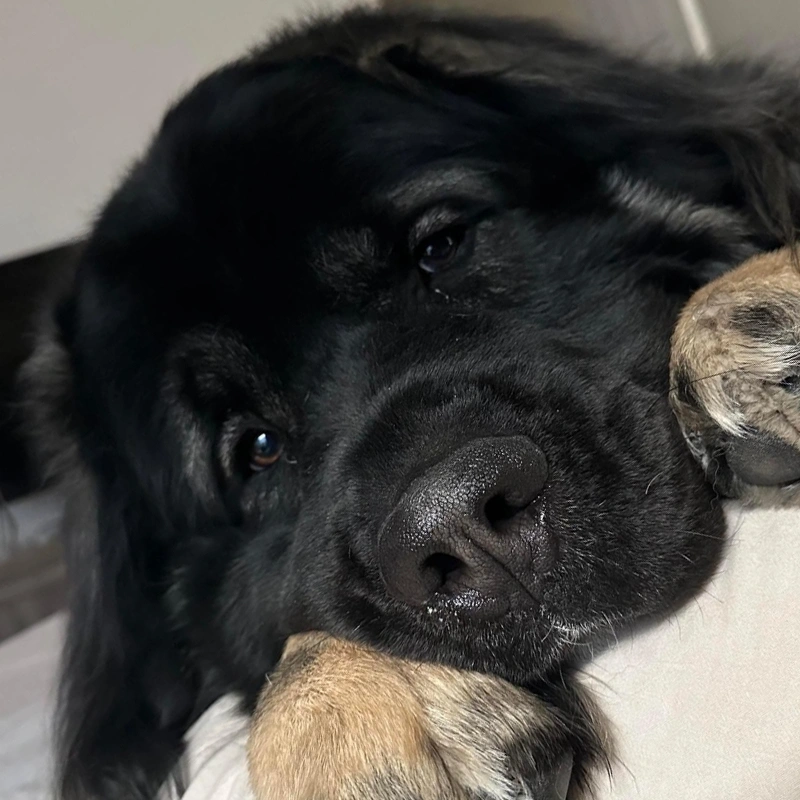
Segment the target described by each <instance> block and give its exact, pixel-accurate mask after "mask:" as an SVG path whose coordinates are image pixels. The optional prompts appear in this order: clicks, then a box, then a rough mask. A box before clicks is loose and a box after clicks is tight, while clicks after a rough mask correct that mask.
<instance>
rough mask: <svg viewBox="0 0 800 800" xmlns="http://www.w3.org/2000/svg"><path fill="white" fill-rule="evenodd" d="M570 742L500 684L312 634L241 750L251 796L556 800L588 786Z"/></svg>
mask: <svg viewBox="0 0 800 800" xmlns="http://www.w3.org/2000/svg"><path fill="white" fill-rule="evenodd" d="M570 741H571V740H570V736H569V734H568V732H567V725H566V724H565V722H564V720H563V717H562V716H561V715H560V714H559V713H558V712H556V711H555V710H554V709H553V708H552V707H550V706H548V705H547V704H545V703H544V702H543V701H542V700H540V699H539V698H538V697H536V696H535V695H533V694H532V693H530V692H527V691H525V690H523V689H519V688H517V687H515V686H512V685H511V684H509V683H506V682H505V681H501V680H498V679H496V678H491V677H489V676H486V675H481V674H478V673H473V672H463V671H459V670H455V669H450V668H447V667H442V666H437V665H432V664H421V663H418V662H411V661H404V660H401V659H397V658H392V657H390V656H387V655H384V654H382V653H379V652H377V651H374V650H371V649H368V648H365V647H362V646H359V645H355V644H352V643H350V642H346V641H343V640H341V639H335V638H333V637H330V636H327V635H324V634H318V633H310V634H302V635H299V636H294V637H292V638H291V639H290V640H289V642H288V644H287V647H286V650H285V653H284V657H283V659H282V660H281V663H280V665H279V666H278V668H277V670H276V671H275V673H274V674H273V675H272V677H271V678H270V680H269V682H268V684H267V686H266V687H265V689H264V692H263V694H262V696H261V698H260V701H259V704H258V708H257V711H256V714H255V716H254V719H253V726H252V730H251V734H250V742H249V747H248V757H249V768H250V777H251V783H252V786H253V789H254V791H255V794H256V797H257V798H258V800H478V798H481V800H563V799H564V798H566V797H569V798H577V797H578V796H579V790H580V786H579V785H578V784H585V780H583V779H582V778H581V779H579V780H577V781H576V779H575V776H573V775H572V748H571V745H570ZM587 744H588V742H587ZM571 784H572V787H571ZM568 793H569V794H568Z"/></svg>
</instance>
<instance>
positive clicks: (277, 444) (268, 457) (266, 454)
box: [248, 430, 283, 472]
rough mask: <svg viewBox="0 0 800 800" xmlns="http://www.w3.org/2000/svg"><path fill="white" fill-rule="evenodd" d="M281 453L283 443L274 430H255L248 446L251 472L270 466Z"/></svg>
mask: <svg viewBox="0 0 800 800" xmlns="http://www.w3.org/2000/svg"><path fill="white" fill-rule="evenodd" d="M282 453H283V443H282V442H281V440H280V437H279V436H278V434H277V433H275V431H266V430H264V431H256V432H255V433H254V434H253V436H252V438H251V440H250V447H249V461H248V466H249V467H250V469H251V470H253V472H261V471H262V470H265V469H267V467H271V466H272V465H273V464H274V463H275V462H276V461H278V459H279V458H280V457H281V455H282Z"/></svg>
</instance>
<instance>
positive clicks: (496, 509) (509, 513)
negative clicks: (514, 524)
mask: <svg viewBox="0 0 800 800" xmlns="http://www.w3.org/2000/svg"><path fill="white" fill-rule="evenodd" d="M528 505H530V504H529V503H526V502H519V501H516V502H515V500H514V499H509V498H508V497H507V496H506V495H504V494H496V495H494V497H490V498H489V499H488V500H487V501H486V504H485V505H484V507H483V513H484V515H485V516H486V520H487V521H488V523H489V525H490V526H491V527H492V528H494V529H497V528H499V527H501V526H502V524H503V523H504V522H508V521H509V520H511V519H514V517H516V516H517V514H519V512H520V511H522V510H524V509H525V508H527V507H528Z"/></svg>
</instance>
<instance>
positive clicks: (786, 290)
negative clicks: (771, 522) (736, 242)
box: [670, 248, 800, 502]
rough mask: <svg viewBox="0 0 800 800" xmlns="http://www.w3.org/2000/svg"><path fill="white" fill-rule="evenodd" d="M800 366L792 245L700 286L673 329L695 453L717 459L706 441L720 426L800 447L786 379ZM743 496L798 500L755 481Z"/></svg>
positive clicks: (678, 405)
mask: <svg viewBox="0 0 800 800" xmlns="http://www.w3.org/2000/svg"><path fill="white" fill-rule="evenodd" d="M799 372H800V273H799V272H798V269H797V259H796V254H795V253H793V252H792V251H791V250H790V249H788V248H786V249H783V250H778V251H775V252H772V253H767V254H765V255H760V256H757V257H755V258H753V259H750V260H749V261H747V262H746V263H745V264H743V265H742V266H740V267H738V268H737V269H735V270H733V271H732V272H729V273H727V274H726V275H723V276H722V277H720V278H718V279H717V280H715V281H713V282H711V283H710V284H708V285H706V286H704V287H703V288H702V289H700V290H699V291H697V292H696V293H695V294H694V295H693V296H692V298H691V299H690V300H689V302H688V303H687V305H686V307H685V308H684V309H683V312H682V313H681V315H680V318H679V320H678V324H677V325H676V327H675V331H674V334H673V338H672V357H671V375H672V385H671V389H672V391H671V393H670V395H671V401H672V405H673V408H674V410H675V413H676V415H677V417H678V420H679V422H680V424H681V427H682V429H683V431H684V434H685V435H686V437H687V441H688V442H689V445H690V447H692V449H693V450H694V452H695V454H696V455H698V457H699V458H701V461H702V460H703V458H705V459H709V458H710V456H711V455H712V454H710V453H708V452H705V444H707V443H708V442H711V441H714V439H715V437H716V434H717V433H718V430H719V431H723V432H725V433H726V434H728V435H729V436H734V437H737V436H747V435H748V433H749V432H751V431H753V430H758V431H760V432H763V433H767V434H771V435H773V436H776V437H778V438H779V439H781V440H782V441H785V442H786V443H788V444H790V445H792V446H793V447H800V396H798V395H797V394H795V393H792V392H790V391H787V388H786V384H785V382H786V381H787V379H791V378H792V377H793V376H795V375H797V374H798V373H799ZM716 429H718V430H716ZM704 466H707V464H704ZM743 496H745V497H746V498H749V499H758V500H759V501H764V500H767V499H768V500H769V501H770V502H776V501H777V502H794V499H795V492H794V491H793V490H789V491H788V492H787V491H785V490H781V489H774V488H764V487H759V488H755V487H749V489H747V490H746V491H744V492H743Z"/></svg>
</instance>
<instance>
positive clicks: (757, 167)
mask: <svg viewBox="0 0 800 800" xmlns="http://www.w3.org/2000/svg"><path fill="white" fill-rule="evenodd" d="M799 118H800V89H798V82H797V75H796V72H787V73H785V74H784V73H782V72H781V71H779V70H777V69H775V68H772V67H768V66H764V65H761V64H749V63H740V64H728V65H725V66H721V67H718V66H706V65H697V66H688V67H677V66H653V65H649V64H645V63H642V62H640V61H632V60H628V59H626V58H622V57H618V56H616V55H613V54H611V53H609V52H606V51H605V50H604V49H602V48H600V47H595V46H592V45H588V44H584V43H580V42H575V41H571V40H569V39H568V38H566V37H564V36H562V35H560V34H558V33H556V32H554V31H552V30H550V29H549V28H547V27H544V26H542V25H540V24H537V23H528V22H525V23H522V22H499V21H487V20H446V19H445V20H443V21H437V20H434V19H428V18H425V17H417V16H391V15H387V14H383V13H370V12H356V13H352V14H348V15H346V16H344V17H342V18H340V19H335V20H328V21H321V22H318V23H315V24H312V25H310V26H307V27H300V28H298V29H296V30H293V31H289V32H287V33H285V34H284V35H282V36H281V37H278V38H277V39H276V40H275V41H273V42H272V43H271V44H269V45H268V46H266V47H265V48H263V49H261V50H258V51H256V52H254V53H253V54H251V55H250V56H249V57H247V58H244V59H242V60H241V61H239V62H237V63H235V64H232V65H230V66H227V67H225V68H223V69H221V70H219V71H218V72H216V73H214V74H213V75H211V76H210V77H208V78H206V79H205V80H204V81H203V82H202V83H200V84H199V85H198V86H197V87H196V88H195V89H193V90H192V91H191V92H190V93H189V94H188V95H187V96H186V97H185V98H183V99H182V100H181V101H180V102H179V103H178V104H177V105H176V106H175V107H174V108H172V109H171V110H170V111H169V113H168V114H167V116H166V118H165V120H164V123H163V125H162V127H161V129H160V131H159V132H158V135H157V136H156V138H155V140H154V141H153V143H152V145H151V146H150V148H149V150H148V152H147V153H146V155H145V156H144V157H143V158H142V159H141V161H140V162H139V163H137V164H136V165H135V166H134V167H133V168H132V170H131V171H130V174H129V175H128V177H127V178H126V179H125V181H124V182H123V184H122V185H121V187H120V188H119V189H118V190H117V192H116V193H115V194H114V196H113V197H112V198H111V200H110V201H109V203H108V205H107V207H106V208H105V210H104V211H103V213H102V215H101V217H100V219H99V221H98V223H97V225H96V228H95V230H94V232H93V234H92V237H91V240H90V242H89V243H88V245H87V248H86V251H85V254H84V257H83V260H82V263H81V265H80V267H79V269H78V272H77V275H76V278H75V281H74V284H73V286H72V287H71V289H70V291H69V292H68V294H67V296H66V297H65V299H64V300H63V302H61V304H60V306H59V308H58V312H57V325H56V328H57V332H56V334H55V337H54V338H53V339H50V340H49V343H48V344H47V345H46V346H45V345H43V347H44V350H40V355H39V360H38V361H36V360H34V362H32V365H31V366H29V368H28V371H27V381H28V382H29V383H30V384H31V385H33V386H38V388H37V389H36V391H37V393H38V395H39V400H40V402H43V403H45V404H46V405H47V407H48V408H51V409H54V410H52V411H51V412H47V411H43V410H42V408H41V407H40V408H39V409H38V411H37V413H38V414H39V421H40V423H41V427H42V430H43V437H44V445H45V447H46V448H47V449H50V450H52V449H54V443H53V442H54V440H52V439H53V437H55V436H56V435H57V434H56V432H55V428H54V427H53V425H52V424H51V423H52V422H53V419H51V418H54V419H56V420H57V421H58V422H59V423H60V424H62V427H63V425H66V426H67V427H68V428H69V433H70V436H71V437H72V439H73V440H74V441H76V442H77V452H78V459H79V461H80V463H81V471H82V474H83V475H84V476H85V478H84V480H85V482H86V483H87V484H88V485H89V486H90V487H91V492H90V499H89V500H86V501H83V502H87V503H88V502H91V498H92V497H94V498H96V507H97V512H96V520H95V521H94V524H92V525H82V526H79V527H78V528H77V529H75V530H73V531H72V533H71V535H70V540H69V550H70V559H71V570H72V578H73V587H74V588H73V600H72V619H71V624H70V631H69V637H68V642H67V647H66V655H65V667H64V682H63V692H62V704H61V733H60V744H59V761H60V764H61V792H62V796H63V797H64V798H69V800H78V798H87V797H89V798H103V800H114V799H115V798H126V800H131V799H132V798H134V799H135V798H139V799H140V800H144V798H152V797H153V796H154V795H155V793H156V790H157V787H158V786H159V785H160V784H161V783H162V781H164V780H165V779H166V778H167V775H168V773H169V772H170V770H171V769H172V768H173V767H174V766H175V763H176V759H177V758H178V756H179V754H180V752H181V739H182V736H183V734H184V732H185V731H186V729H187V726H188V725H189V724H190V723H191V722H192V720H193V719H195V718H196V717H197V716H198V714H199V713H201V712H202V710H203V709H204V708H205V707H207V705H208V704H209V703H210V702H212V701H213V700H214V699H215V698H216V697H218V696H219V695H220V694H222V693H223V692H229V691H236V692H240V693H241V694H242V695H243V697H244V698H245V704H246V705H247V704H250V703H252V701H253V698H254V697H255V694H256V692H257V691H258V690H259V689H260V687H261V684H262V682H263V679H264V675H265V673H266V672H267V671H268V670H269V669H270V667H271V666H272V665H273V664H274V663H275V661H276V659H277V657H278V655H279V653H280V650H281V643H282V641H283V640H284V638H285V637H286V636H287V635H288V634H290V633H292V632H294V631H299V630H305V629H321V630H326V631H330V632H332V633H336V634H342V635H345V636H351V637H357V638H360V639H362V640H364V641H367V642H370V643H373V644H375V645H378V646H380V647H383V648H386V649H388V650H390V651H392V652H394V653H396V654H399V655H407V656H414V657H416V658H422V659H433V660H437V661H442V662H446V663H449V664H453V665H456V666H459V667H469V668H475V669H480V670H486V671H489V672H492V673H496V674H498V675H502V676H504V677H506V678H509V679H511V680H513V681H515V682H517V683H523V684H534V683H536V684H537V685H538V684H539V682H541V681H545V682H546V681H547V679H548V675H550V673H551V672H552V671H554V670H555V671H557V670H559V669H560V668H561V667H562V666H563V665H564V664H568V663H569V662H570V661H571V660H573V659H574V658H575V657H576V654H579V653H580V647H579V644H577V643H576V642H575V640H576V639H583V638H585V637H586V636H596V635H602V634H603V632H604V631H607V629H608V626H609V625H614V626H618V625H624V624H627V623H629V622H631V621H633V620H635V619H640V618H642V617H649V616H651V615H657V614H660V613H662V612H665V611H667V610H668V609H670V608H671V607H673V606H674V605H675V604H676V603H679V602H681V601H682V600H683V599H684V598H685V597H686V596H688V595H689V594H690V593H691V592H692V591H693V590H694V589H696V587H697V586H698V585H699V584H700V583H702V581H703V580H704V579H705V578H707V576H708V574H709V572H710V571H711V569H712V568H713V564H714V559H715V557H716V555H717V551H718V547H719V536H720V535H721V530H722V520H721V515H720V512H719V510H718V508H716V507H714V505H713V503H712V497H711V494H710V490H709V489H708V488H707V487H706V486H705V485H704V483H703V479H702V475H701V473H700V470H699V469H698V468H697V467H696V466H695V464H694V462H693V461H692V459H691V457H690V456H689V455H688V454H687V453H686V451H685V448H684V445H683V442H682V440H681V435H680V433H679V431H678V429H677V427H676V425H675V423H674V421H673V419H672V416H671V414H670V410H669V406H668V403H667V390H668V386H667V363H668V346H669V335H670V330H671V327H672V325H673V321H674V319H675V315H676V312H677V310H678V308H679V307H680V304H681V303H682V302H683V301H684V300H685V299H686V297H687V296H688V294H689V293H690V292H691V291H692V290H693V288H695V287H696V286H698V285H700V284H702V283H703V282H704V281H706V280H708V279H709V278H711V277H713V276H714V275H716V274H719V273H720V272H721V271H722V270H724V269H726V268H728V267H730V266H732V265H733V264H734V263H736V262H737V261H739V260H741V259H742V258H743V257H745V256H746V255H748V254H750V253H752V252H755V251H757V250H758V249H763V248H766V247H770V246H773V245H775V244H776V243H777V242H778V241H779V240H780V239H781V238H784V239H786V238H789V237H790V236H791V235H792V228H793V224H794V221H795V218H796V210H797V202H798V191H797V189H798V187H797V175H798V169H797V166H798V165H797V156H798V134H797V132H798V131H799V130H800V126H798V122H799V121H800V119H799ZM443 220H444V223H443ZM776 220H777V224H776V222H775V221H776ZM442 224H448V225H453V224H457V225H459V226H461V228H462V229H463V230H464V231H465V232H466V235H465V240H464V244H463V245H462V247H461V249H460V251H459V255H458V257H457V259H456V262H455V263H453V264H452V265H450V267H449V268H448V269H447V270H445V271H443V272H442V273H441V274H437V275H434V276H432V277H429V276H427V275H426V274H425V273H422V272H420V271H419V270H418V268H417V267H416V266H415V263H414V259H413V257H412V256H411V255H410V250H411V249H413V242H412V243H411V244H410V237H411V238H412V239H413V237H414V236H416V235H418V232H419V231H421V232H423V233H425V232H431V231H433V230H435V229H436V227H437V226H441V225H442ZM419 235H422V234H419ZM45 351H46V352H45ZM47 353H49V354H50V355H53V356H56V357H57V358H58V359H60V360H61V366H62V372H63V373H64V374H65V376H69V380H68V381H67V380H66V378H65V386H64V388H63V389H61V390H59V391H56V390H54V389H53V387H52V381H51V380H50V379H49V378H48V376H47V375H45V374H44V372H45V371H46V363H47V362H46V358H45V355H46V354H47ZM43 354H44V355H43ZM67 383H68V384H69V385H68V386H67V385H66V384H67ZM56 406H57V407H56ZM263 424H266V425H268V426H269V427H271V428H274V429H277V430H279V431H281V433H282V435H283V436H284V438H285V443H286V444H285V448H286V452H285V455H284V457H283V459H282V460H281V461H279V462H278V463H277V464H276V465H275V466H274V467H273V468H271V469H270V470H268V471H265V472H261V473H258V474H255V475H252V476H250V477H247V476H246V472H247V470H246V465H243V464H242V463H241V461H242V458H241V445H239V444H238V442H239V441H240V438H241V436H242V435H245V434H246V433H247V431H249V430H251V429H257V428H258V427H259V426H260V425H263ZM504 433H513V434H519V433H524V434H526V435H528V436H530V437H532V438H533V439H534V440H535V441H536V442H537V443H538V444H539V445H540V446H541V448H542V449H543V450H544V452H545V454H546V456H547V459H548V462H549V469H550V477H549V481H548V485H547V487H546V489H545V499H546V508H547V525H548V528H549V531H550V534H551V535H552V536H553V537H554V539H555V541H556V542H557V548H558V558H557V561H556V565H555V567H554V568H553V569H552V570H551V571H550V572H549V573H547V574H546V575H544V576H540V578H539V579H538V580H540V592H541V606H540V608H539V609H538V611H536V612H531V611H526V612H524V613H518V614H513V613H512V614H510V615H508V616H507V617H506V618H504V619H503V620H502V621H501V622H494V623H488V622H487V623H485V624H482V625H477V624H476V625H470V624H468V623H467V622H464V621H460V620H459V619H457V618H446V619H444V620H443V621H441V622H440V621H438V620H436V619H433V618H431V617H429V616H426V615H424V614H421V613H418V612H415V611H412V610H410V609H409V608H406V607H404V606H402V605H401V604H399V603H398V602H396V601H394V600H392V599H391V598H390V597H389V596H388V595H387V594H386V592H385V591H384V590H383V588H382V584H381V581H380V579H379V576H378V574H377V569H376V565H375V557H374V546H375V538H376V535H377V531H378V528H379V527H380V525H381V523H382V522H383V520H384V519H385V518H386V516H387V514H388V513H389V511H390V509H391V507H392V504H393V503H394V502H395V501H396V498H397V497H398V493H399V492H401V491H402V490H403V488H404V487H405V486H406V485H407V484H408V482H409V481H410V479H411V477H412V476H415V475H417V474H419V472H420V470H421V469H422V467H423V466H424V465H427V464H430V463H433V462H434V461H435V460H436V458H437V457H438V456H440V455H442V454H444V453H447V452H448V451H450V450H452V449H453V448H454V447H455V446H457V445H459V444H462V443H464V442H466V441H468V440H469V439H470V438H472V437H476V436H486V435H492V434H504ZM61 446H62V445H61V444H57V446H55V449H60V448H61ZM65 446H66V445H65Z"/></svg>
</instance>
